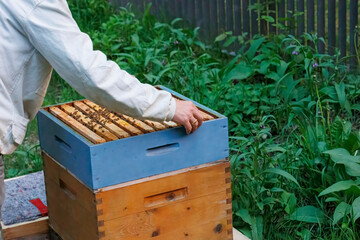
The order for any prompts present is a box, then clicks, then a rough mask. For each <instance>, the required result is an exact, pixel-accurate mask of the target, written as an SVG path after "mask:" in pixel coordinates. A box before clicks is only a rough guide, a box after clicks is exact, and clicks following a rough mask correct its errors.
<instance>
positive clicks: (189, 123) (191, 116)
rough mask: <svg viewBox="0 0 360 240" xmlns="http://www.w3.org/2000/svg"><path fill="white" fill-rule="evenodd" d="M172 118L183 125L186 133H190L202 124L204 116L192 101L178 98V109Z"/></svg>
mask: <svg viewBox="0 0 360 240" xmlns="http://www.w3.org/2000/svg"><path fill="white" fill-rule="evenodd" d="M172 120H173V121H174V122H176V123H178V124H181V125H183V126H184V127H185V129H186V133H187V134H190V133H193V132H195V131H196V129H198V128H199V127H200V126H201V124H202V122H203V117H202V115H201V113H200V111H199V110H198V109H197V107H196V106H195V105H194V104H193V103H192V102H190V101H181V100H176V111H175V115H174V117H173V119H172Z"/></svg>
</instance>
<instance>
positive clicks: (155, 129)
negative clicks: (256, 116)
mask: <svg viewBox="0 0 360 240" xmlns="http://www.w3.org/2000/svg"><path fill="white" fill-rule="evenodd" d="M160 88H161V89H164V90H167V91H169V92H171V93H172V94H173V96H174V97H175V98H179V99H183V100H189V99H187V98H186V97H184V96H182V95H180V94H178V93H176V92H173V91H171V90H170V89H167V88H164V87H160ZM194 103H195V105H196V106H197V107H198V108H199V109H200V111H201V112H202V114H203V116H204V120H205V122H204V123H203V126H201V127H200V128H199V129H198V130H197V131H196V132H195V133H193V134H190V135H187V134H186V132H185V129H184V127H182V126H178V125H177V124H176V123H174V122H163V123H158V122H153V121H147V120H144V121H140V120H137V119H133V118H131V117H129V116H126V115H123V114H121V113H113V112H109V111H107V110H106V109H104V108H102V107H101V106H98V105H96V104H95V103H93V102H91V101H88V100H83V101H76V102H72V103H67V104H61V105H57V106H52V107H47V108H44V109H42V110H40V111H39V114H38V125H39V137H40V145H41V148H42V149H43V150H44V151H46V152H47V153H48V154H49V155H50V156H51V157H53V158H54V159H55V160H56V161H58V162H59V163H60V164H61V165H63V166H64V167H66V168H67V169H68V170H69V171H70V172H71V173H73V174H74V175H75V176H76V177H77V178H78V179H79V180H81V181H82V182H83V183H84V184H85V185H87V186H88V187H89V188H90V189H92V190H94V189H99V188H104V187H107V186H112V185H114V184H119V183H124V182H128V181H132V180H136V179H140V178H144V177H148V176H153V175H156V174H162V173H166V172H170V171H175V170H179V169H183V168H187V167H191V166H196V165H200V164H204V163H207V162H212V161H216V160H219V159H224V158H226V157H227V156H228V154H229V149H228V123H227V118H226V117H225V116H223V115H221V114H219V113H217V112H215V111H213V110H211V109H209V108H207V107H205V106H203V105H201V104H198V103H196V102H194Z"/></svg>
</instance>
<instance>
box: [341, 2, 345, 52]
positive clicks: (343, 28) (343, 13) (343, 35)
mask: <svg viewBox="0 0 360 240" xmlns="http://www.w3.org/2000/svg"><path fill="white" fill-rule="evenodd" d="M339 48H340V56H341V57H345V56H346V1H339Z"/></svg>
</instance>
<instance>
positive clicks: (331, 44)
mask: <svg viewBox="0 0 360 240" xmlns="http://www.w3.org/2000/svg"><path fill="white" fill-rule="evenodd" d="M335 7H336V2H335V0H329V2H328V44H327V45H328V53H329V55H333V54H334V50H335V46H336V43H335V41H336V40H335V38H336V32H335V31H336V28H335V24H336V23H335V16H336V10H335Z"/></svg>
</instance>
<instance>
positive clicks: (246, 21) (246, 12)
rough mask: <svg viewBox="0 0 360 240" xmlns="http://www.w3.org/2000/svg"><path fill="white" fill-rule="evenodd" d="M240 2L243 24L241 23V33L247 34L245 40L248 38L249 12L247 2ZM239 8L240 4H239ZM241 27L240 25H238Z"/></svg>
mask: <svg viewBox="0 0 360 240" xmlns="http://www.w3.org/2000/svg"><path fill="white" fill-rule="evenodd" d="M241 1H242V15H243V22H242V26H243V28H242V32H244V33H248V36H247V38H249V37H250V11H249V0H241ZM239 7H240V4H239ZM240 25H241V23H240Z"/></svg>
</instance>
